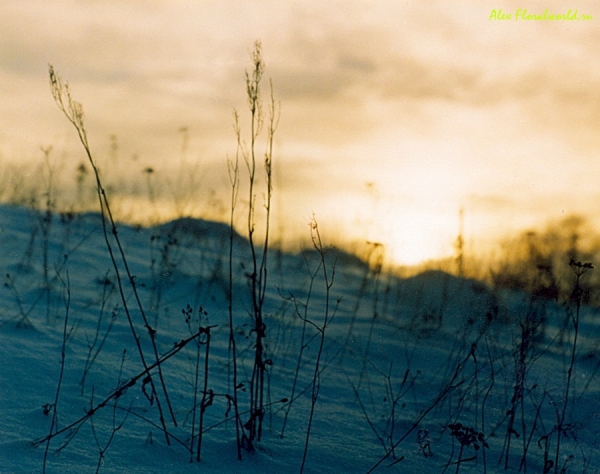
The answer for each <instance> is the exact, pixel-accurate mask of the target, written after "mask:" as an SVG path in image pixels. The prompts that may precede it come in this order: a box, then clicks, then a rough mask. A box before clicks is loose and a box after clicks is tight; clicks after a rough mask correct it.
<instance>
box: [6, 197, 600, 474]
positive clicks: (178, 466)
mask: <svg viewBox="0 0 600 474" xmlns="http://www.w3.org/2000/svg"><path fill="white" fill-rule="evenodd" d="M44 218H45V219H46V220H44ZM45 230H47V231H48V232H47V237H45ZM118 235H119V237H120V239H121V242H122V243H123V248H124V252H125V255H126V258H127V262H128V264H129V266H130V269H131V273H132V274H133V275H134V276H135V284H136V288H137V291H138V293H139V297H140V301H141V305H142V308H143V309H144V312H145V314H146V316H147V318H148V321H149V324H150V325H151V326H152V327H153V328H154V329H155V330H156V331H157V332H156V344H157V348H158V352H159V353H160V354H165V353H167V352H168V351H170V350H172V349H173V348H174V347H175V344H176V343H179V342H180V341H183V340H185V339H186V338H189V337H190V335H191V334H192V333H193V332H194V331H197V330H198V328H199V327H200V326H202V327H206V326H207V325H211V326H216V327H214V328H212V329H211V345H210V353H209V373H208V377H209V378H208V383H207V386H208V388H209V389H211V390H213V391H214V393H215V394H216V395H215V398H214V403H213V404H212V405H210V406H208V407H207V409H206V412H205V418H204V422H203V426H204V432H203V437H202V451H201V461H200V462H199V463H198V462H196V460H195V451H194V460H193V461H192V462H191V461H190V458H191V455H190V451H189V450H188V446H189V445H190V436H191V433H192V419H191V416H192V407H193V405H194V380H195V374H196V369H197V367H198V366H199V368H200V372H199V379H198V380H199V383H200V390H201V389H202V384H203V383H204V375H203V374H204V371H203V368H204V365H203V364H204V350H205V348H206V345H205V344H202V345H200V346H198V345H197V344H196V340H193V341H191V342H190V343H189V344H187V345H186V346H185V348H183V349H181V350H180V351H178V352H177V353H176V354H175V355H173V357H171V358H170V359H169V360H167V361H166V362H164V363H163V364H162V371H163V374H164V379H165V385H166V387H167V391H168V394H169V398H170V400H171V403H172V405H173V411H174V414H175V418H176V420H177V422H178V423H177V426H174V425H173V423H172V421H171V420H170V416H168V413H166V425H167V428H168V431H169V433H170V435H171V436H172V437H171V445H170V446H168V445H167V444H166V439H165V436H164V433H163V432H162V431H161V429H160V422H159V419H158V414H157V409H156V403H155V402H153V403H152V404H151V403H150V401H149V398H152V397H147V396H146V395H145V393H144V391H145V392H146V394H149V393H150V392H149V390H150V389H149V387H148V385H147V384H143V383H142V380H141V379H140V380H139V381H137V382H136V383H135V384H132V385H131V386H130V387H128V388H127V389H126V390H124V392H123V393H122V395H120V396H119V397H113V398H110V397H109V396H110V394H111V393H113V392H114V391H115V390H116V389H117V387H119V386H122V384H124V383H126V382H127V381H128V380H130V379H131V378H132V377H135V376H136V375H138V374H140V373H141V372H143V366H142V364H141V362H140V357H139V353H138V350H137V349H136V344H135V340H134V338H133V336H132V332H131V329H130V327H129V324H128V321H127V317H126V314H125V311H124V307H123V302H122V300H121V297H120V296H119V290H118V285H116V283H117V280H116V275H115V270H114V268H113V264H112V263H111V260H110V257H109V254H108V251H107V247H106V243H105V241H104V237H103V233H102V227H101V219H100V216H99V215H98V214H94V213H89V214H83V215H75V216H66V215H63V216H62V218H61V216H59V215H52V216H51V218H50V219H48V216H45V214H43V213H41V212H36V211H34V210H29V209H25V208H21V207H14V206H7V205H3V206H0V248H1V249H2V251H1V253H0V255H1V257H0V263H1V265H2V270H3V274H4V276H5V281H4V285H3V286H2V287H1V288H0V298H1V301H2V310H1V313H0V314H1V316H0V357H1V360H2V362H3V363H2V368H1V369H0V387H1V390H0V397H1V398H0V400H1V404H0V406H1V413H2V416H0V432H1V433H2V436H1V438H0V472H11V473H12V472H41V471H42V469H43V467H44V465H45V468H46V471H47V472H60V473H80V472H96V470H97V469H98V468H99V470H100V472H106V473H108V472H136V473H164V472H171V473H179V472H181V473H183V472H186V473H188V472H194V471H202V472H248V473H253V472H256V473H262V472H275V473H287V472H299V470H300V466H301V463H302V457H303V452H304V446H305V441H306V434H307V427H308V419H309V414H310V408H311V400H312V382H313V375H314V372H315V363H316V361H317V357H318V347H319V341H320V332H319V331H318V330H317V328H322V325H323V323H324V317H325V315H326V313H325V311H326V303H327V293H326V284H325V282H324V281H323V279H322V272H321V273H319V272H318V270H319V267H318V264H319V258H320V257H319V254H318V253H317V252H315V251H314V249H304V251H300V249H299V251H298V253H296V254H289V253H279V252H277V251H276V250H275V249H273V250H271V251H270V253H269V272H268V280H267V282H268V284H267V291H266V298H265V315H266V316H265V322H266V326H267V329H266V331H267V332H266V340H265V342H266V349H265V350H266V354H265V356H266V358H268V359H270V360H271V361H272V365H270V366H268V371H267V375H266V381H265V392H266V393H265V403H266V404H267V408H266V413H265V416H264V419H263V423H264V425H263V426H264V427H263V434H262V439H261V440H260V442H256V443H255V449H254V451H248V450H242V456H243V459H242V460H241V461H239V460H238V459H237V451H236V436H235V421H234V420H233V418H231V416H232V415H233V411H228V408H230V407H229V406H228V402H227V397H226V396H225V395H226V394H229V395H231V394H232V388H231V387H232V382H231V374H232V365H231V362H230V361H231V358H230V355H229V354H230V352H229V323H228V292H229V277H228V267H229V259H228V258H229V257H228V255H229V228H228V227H227V226H226V225H224V224H219V223H213V222H209V221H202V220H197V219H180V220H177V221H174V222H171V223H167V224H163V225H160V226H156V227H153V228H139V227H132V226H128V225H126V224H119V225H118ZM323 239H324V241H325V242H326V241H327V236H326V235H324V236H323ZM113 243H114V242H113ZM250 261H251V260H250V254H249V249H248V243H247V241H246V240H245V239H244V238H243V237H242V236H240V235H236V236H235V239H234V252H233V269H234V279H233V293H232V294H233V300H232V302H233V309H234V326H235V328H234V329H235V334H236V343H237V355H238V380H239V381H242V382H244V383H245V384H246V385H245V386H244V388H245V387H247V380H248V378H249V377H250V374H251V371H252V363H253V357H254V356H253V341H254V340H255V333H254V332H253V331H252V320H251V318H250V316H249V314H250V308H251V300H250V297H249V277H248V275H249V272H251V270H250V268H251V265H250ZM44 262H47V265H46V268H47V272H44ZM119 266H120V268H121V270H122V264H121V263H120V261H119ZM334 267H335V274H334V273H333V268H334ZM321 270H322V269H321ZM327 270H328V275H329V278H332V277H333V285H332V287H331V291H330V301H329V313H328V317H329V318H330V324H329V325H328V326H327V327H326V329H325V333H324V334H325V335H324V341H325V342H324V346H323V352H322V356H321V358H320V372H319V377H318V382H319V384H318V388H319V390H318V397H317V398H316V404H315V411H314V419H313V424H312V427H311V431H310V439H309V444H308V451H307V457H306V465H305V472H319V473H339V472H368V471H369V470H370V469H372V468H373V467H375V466H377V467H376V469H375V471H376V472H380V471H381V472H420V473H423V474H425V473H438V472H444V471H445V472H465V473H466V472H490V473H491V472H505V471H506V472H518V471H519V467H520V462H521V458H522V456H523V453H524V447H525V449H526V461H527V462H526V466H524V467H522V469H521V471H524V470H525V467H526V469H527V472H535V473H542V472H544V461H545V459H544V449H543V448H544V446H545V443H546V442H547V443H548V446H549V449H548V450H547V458H548V459H549V460H554V459H555V455H556V441H557V430H556V429H555V428H556V427H557V426H562V428H563V429H562V431H561V448H560V453H559V461H560V464H561V467H562V466H563V465H566V472H588V473H593V472H599V468H598V467H597V466H600V453H599V450H598V445H597V444H598V443H597V433H598V432H600V419H599V417H598V412H599V404H600V396H599V395H600V384H599V382H598V378H597V373H598V370H599V369H600V357H599V356H598V353H599V351H598V349H599V348H598V345H599V342H598V341H600V338H599V337H598V336H599V332H600V331H599V328H598V323H597V319H598V318H597V316H598V311H597V310H596V309H595V308H587V307H584V308H582V309H581V313H580V317H579V321H580V326H579V331H578V340H577V348H576V356H575V364H574V369H573V373H572V378H571V381H570V384H569V399H568V403H567V412H566V416H565V420H564V422H562V423H560V420H561V414H562V410H563V406H564V405H563V404H564V397H565V393H566V388H567V381H568V377H567V374H568V372H569V366H570V360H571V353H572V348H573V342H574V336H575V331H574V328H573V317H574V315H575V314H576V313H575V311H576V309H575V308H574V305H570V306H565V305H560V304H558V303H555V302H551V301H545V300H539V299H531V298H530V297H529V296H528V295H526V294H524V293H519V292H514V291H513V292H508V291H492V290H491V289H489V288H487V287H486V286H485V285H484V284H483V283H480V282H477V281H473V280H468V279H463V278H458V277H456V276H452V275H449V274H446V273H443V272H440V271H429V272H425V273H422V274H419V275H416V276H414V277H411V278H405V279H402V278H398V277H395V276H393V275H392V274H387V273H383V272H378V271H377V269H373V268H370V267H369V266H368V265H366V264H364V263H361V262H360V261H358V260H357V259H355V258H352V257H351V256H348V255H345V254H343V252H340V251H333V250H332V251H330V252H329V253H328V254H327ZM311 275H315V277H314V281H313V282H312V287H311ZM121 278H122V281H123V288H124V296H125V298H126V302H127V304H128V307H129V308H130V311H131V315H132V319H133V321H134V324H135V327H136V331H137V334H138V335H139V338H140V343H141V347H142V350H143V352H144V354H145V355H146V357H147V359H148V361H149V363H152V362H153V360H155V359H153V357H154V356H153V355H152V346H151V344H150V338H149V336H148V332H147V331H146V330H145V329H144V325H143V322H142V319H141V313H140V310H139V309H138V307H137V305H136V304H135V295H134V293H133V290H132V286H131V285H130V283H129V282H128V281H127V278H126V276H125V274H124V272H123V271H122V273H121ZM584 278H585V275H584ZM188 305H189V307H191V308H192V313H191V319H190V326H188V325H187V324H186V320H185V316H184V314H183V312H182V310H185V309H186V308H187V307H188ZM200 307H201V308H202V311H203V312H202V313H201V312H199V308H200ZM305 310H306V313H305V312H304V311H305ZM569 311H571V312H570V313H569ZM299 314H300V315H304V314H306V317H307V318H308V319H309V320H310V321H311V323H314V325H313V324H311V323H308V324H306V325H303V321H302V319H301V318H300V317H299ZM66 317H68V319H67V321H66V323H67V324H66V333H65V331H64V328H65V318H66ZM303 326H305V327H304V328H303ZM526 328H533V330H532V331H531V332H529V333H528V334H529V335H530V337H528V338H523V337H522V334H523V331H524V329H526ZM303 331H304V335H305V337H304V339H302V334H303ZM65 335H66V336H67V339H66V344H65V359H64V375H63V378H62V381H61V383H60V391H59V395H58V404H57V407H54V405H53V404H54V401H55V399H56V394H57V387H58V382H59V377H60V373H61V348H62V346H63V337H64V336H65ZM205 339H206V336H201V337H200V340H201V341H203V342H205ZM302 341H304V348H302ZM198 348H199V350H200V352H199V357H198V352H197V349H198ZM300 353H301V354H302V357H301V360H300V361H299V362H298V357H299V354H300ZM521 362H522V364H521ZM520 364H521V365H520ZM86 366H87V367H88V371H87V373H86V374H85V379H84V380H83V377H84V373H85V372H86V370H85V367H86ZM297 366H298V367H299V370H298V378H297V384H296V388H295V391H294V394H293V396H292V386H293V382H294V378H295V373H296V367H297ZM519 367H521V368H522V369H523V371H522V372H521V375H522V378H521V379H520V380H521V381H522V385H521V388H522V391H521V392H518V391H517V390H516V389H515V386H518V380H519V378H518V377H519V375H518V374H519V370H518V369H519ZM153 374H155V375H156V371H154V372H153ZM82 381H83V383H82ZM157 387H158V388H157V392H158V397H161V400H162V403H163V408H164V405H165V402H164V396H163V394H162V391H161V389H160V387H159V386H158V385H157ZM519 393H520V394H521V396H520V398H519V397H518V396H516V395H515V394H517V395H518V394H519ZM238 395H239V404H240V411H241V412H242V413H243V414H242V421H243V422H245V421H247V417H248V414H247V413H246V410H247V409H248V393H247V392H244V391H240V392H238ZM107 397H108V402H107V403H106V406H104V407H102V408H100V409H98V410H97V411H95V412H94V414H93V416H88V417H87V418H86V419H85V421H83V422H82V423H81V424H78V425H76V428H77V429H76V430H75V431H73V430H67V431H66V432H64V433H61V434H58V435H56V436H54V437H52V438H51V440H50V442H49V445H48V443H47V442H42V443H40V444H38V445H36V443H35V441H36V440H37V441H39V440H43V439H44V438H45V437H47V436H48V435H49V434H50V430H51V424H52V419H53V415H54V414H56V426H55V427H54V428H53V431H52V432H53V433H55V432H56V431H57V430H60V429H63V428H64V427H66V426H68V425H70V424H71V423H73V422H75V421H76V420H77V419H79V418H81V417H85V415H86V411H89V410H90V408H91V407H92V406H95V405H97V404H99V403H100V402H102V401H103V400H105V399H107ZM200 398H201V393H200V392H198V398H197V399H196V404H197V406H198V404H199V403H200ZM284 399H285V400H287V401H282V400H284ZM513 407H514V408H515V416H514V422H513V424H512V429H513V430H514V433H516V434H513V435H512V436H508V435H507V433H508V430H509V424H510V418H511V416H510V411H511V409H512V408H513ZM288 410H289V415H288V419H287V422H286V426H285V432H284V436H283V437H281V432H282V428H283V423H284V419H285V415H286V411H288ZM198 416H199V409H198V410H196V420H195V421H194V426H195V429H196V431H197V427H198V423H199V421H198ZM227 417H229V419H227ZM458 423H461V425H458ZM450 425H451V426H450ZM116 428H119V429H116ZM469 430H472V432H473V433H475V438H474V441H473V440H471V441H464V442H465V446H464V448H463V449H462V450H461V445H460V443H459V440H458V437H459V435H460V434H461V433H463V434H464V433H467V432H469ZM453 433H454V435H453ZM479 433H482V434H481V435H480V436H479V437H478V434H479ZM517 434H518V436H517ZM196 436H197V434H195V441H194V444H195V442H196ZM463 440H466V438H463ZM179 441H180V442H181V443H180V442H179ZM484 442H485V443H486V446H488V447H485V446H484V444H483V443H484ZM508 442H510V446H508ZM392 444H393V445H394V450H393V453H392V452H390V447H391V445H392ZM475 444H477V445H478V449H476V448H475V447H474V445H475ZM47 447H48V454H47V459H46V461H44V457H45V451H46V448H47ZM105 448H106V450H105V451H103V450H104V449H105ZM101 451H103V452H102V454H101ZM461 451H462V452H461ZM507 451H508V456H507ZM429 452H431V453H432V455H429ZM387 453H390V454H389V455H387V456H386V454H387ZM570 456H572V458H571V457H570ZM459 457H461V459H462V460H463V462H461V463H459V464H456V462H457V461H458V459H459ZM380 461H381V462H380ZM395 461H397V462H395ZM378 463H379V464H378ZM559 471H560V469H559ZM549 472H554V470H553V469H552V470H550V471H549Z"/></svg>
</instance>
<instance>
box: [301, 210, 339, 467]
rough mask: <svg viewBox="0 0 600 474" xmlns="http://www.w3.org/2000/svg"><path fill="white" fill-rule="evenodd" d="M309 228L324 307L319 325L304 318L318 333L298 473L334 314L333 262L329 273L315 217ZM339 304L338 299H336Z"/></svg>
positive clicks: (310, 426)
mask: <svg viewBox="0 0 600 474" xmlns="http://www.w3.org/2000/svg"><path fill="white" fill-rule="evenodd" d="M310 230H311V239H312V243H313V246H314V248H315V250H316V251H317V253H318V254H319V258H320V261H319V268H320V269H321V271H322V272H323V283H324V284H325V308H324V309H323V322H322V324H321V326H318V325H317V324H316V323H314V322H313V321H312V320H310V319H305V321H306V322H307V323H309V324H310V325H312V326H313V327H314V328H315V329H316V330H317V331H318V333H319V335H320V339H319V349H318V350H317V360H316V361H315V370H314V374H313V379H312V393H311V405H310V414H309V416H308V427H307V428H306V439H305V442H304V452H303V454H302V464H301V465H300V473H301V474H302V473H303V472H304V466H305V464H306V455H307V453H308V444H309V440H310V431H311V428H312V422H313V418H314V414H315V406H316V404H317V400H318V398H319V391H320V389H321V372H320V363H321V356H322V354H323V346H324V344H325V331H326V329H327V326H329V323H330V322H331V320H332V319H333V317H334V316H335V311H336V309H337V306H336V307H335V308H331V287H332V286H333V281H334V279H335V263H334V265H333V266H332V269H331V274H329V272H328V271H327V262H326V259H325V248H324V247H323V242H322V241H321V234H320V233H319V226H318V224H317V221H316V219H315V218H314V217H313V220H312V222H311V223H310ZM338 304H339V300H338Z"/></svg>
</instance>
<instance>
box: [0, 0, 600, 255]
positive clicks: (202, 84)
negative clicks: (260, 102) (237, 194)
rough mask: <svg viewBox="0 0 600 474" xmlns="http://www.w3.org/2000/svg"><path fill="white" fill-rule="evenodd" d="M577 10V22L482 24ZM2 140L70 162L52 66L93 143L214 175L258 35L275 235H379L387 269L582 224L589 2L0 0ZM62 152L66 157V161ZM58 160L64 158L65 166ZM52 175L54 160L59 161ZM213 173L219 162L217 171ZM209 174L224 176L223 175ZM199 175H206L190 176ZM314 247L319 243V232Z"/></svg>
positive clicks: (595, 137)
mask: <svg viewBox="0 0 600 474" xmlns="http://www.w3.org/2000/svg"><path fill="white" fill-rule="evenodd" d="M523 7H526V8H527V9H528V10H529V11H530V12H533V13H543V12H544V10H546V9H548V10H549V11H550V12H551V13H562V12H566V11H567V10H569V9H572V10H575V9H577V10H578V12H579V13H585V14H588V15H592V17H593V19H592V20H589V21H514V20H512V21H494V20H490V19H489V17H490V14H491V12H492V10H493V9H500V8H502V9H503V11H504V12H508V13H512V14H513V17H514V14H515V12H516V11H517V10H518V9H519V8H523ZM0 10H1V11H2V14H1V15H0V38H1V49H0V82H1V84H2V87H1V88H0V120H1V123H2V127H1V128H0V151H1V153H2V160H3V161H10V160H13V161H14V160H27V159H38V160H39V156H40V154H39V147H40V145H42V146H46V145H48V144H53V146H54V147H55V148H58V149H60V150H63V151H64V155H65V156H67V159H72V160H73V165H72V167H73V168H74V167H75V165H76V163H78V162H79V161H80V160H81V151H80V150H79V149H78V147H77V143H76V141H75V136H74V133H73V131H72V130H71V129H70V128H69V126H68V124H67V123H66V122H65V120H64V119H63V118H62V117H61V116H60V114H59V112H58V110H57V109H56V107H55V105H54V103H53V102H52V97H51V95H50V91H49V86H48V80H47V67H48V63H51V64H52V65H54V67H55V68H56V69H57V71H59V73H60V74H61V75H62V76H63V77H64V78H65V79H66V80H68V81H69V82H70V84H71V87H72V89H73V93H74V95H75V96H76V98H77V100H79V101H80V102H82V103H83V105H84V110H85V113H86V123H87V127H88V130H89V135H90V141H91V145H92V148H95V149H96V151H97V153H99V154H106V153H108V150H109V149H110V139H109V137H110V136H111V135H117V136H118V142H119V154H120V156H123V157H125V156H132V155H136V156H138V157H139V162H140V166H142V165H146V164H148V165H150V164H151V165H152V166H155V167H156V168H157V169H160V168H161V166H162V167H163V168H168V167H169V166H170V164H171V163H172V162H173V161H175V160H177V157H178V156H179V150H180V148H181V136H180V134H179V133H178V130H179V129H180V128H181V127H182V126H185V127H188V129H189V137H190V141H189V146H188V149H187V154H188V156H189V157H190V158H189V159H190V160H192V161H194V160H197V161H201V162H202V165H203V166H204V167H205V168H203V169H211V170H222V175H221V176H220V177H219V176H215V177H214V178H211V179H209V183H210V185H211V186H212V187H213V188H214V189H215V192H217V193H219V192H221V191H222V192H225V190H226V187H227V186H226V183H227V179H226V174H225V173H226V166H225V159H226V157H227V156H231V155H232V154H234V153H235V139H234V136H233V132H232V110H233V109H234V108H237V109H240V110H243V108H244V105H245V98H244V95H243V94H244V83H243V81H244V70H245V69H246V68H248V67H250V61H249V50H250V49H251V48H252V44H253V42H254V41H255V40H256V39H260V40H261V41H262V44H263V53H264V59H265V62H266V67H267V70H266V76H267V77H270V78H272V80H273V84H274V88H275V95H276V97H277V99H278V100H279V101H280V103H281V121H280V127H279V129H278V132H277V136H276V157H275V159H276V162H275V166H276V167H278V168H277V182H276V186H277V187H276V189H275V193H276V202H277V203H278V206H279V207H278V211H277V213H278V216H279V218H280V219H283V220H284V226H285V228H286V232H287V233H288V235H300V234H306V233H307V226H306V224H307V221H308V219H309V218H310V216H311V215H312V214H313V213H315V215H316V216H317V219H318V220H319V221H320V222H322V223H323V225H324V231H325V232H327V231H328V232H330V234H332V235H336V236H337V237H339V235H345V236H346V237H347V238H348V239H357V240H371V241H378V242H382V243H384V244H385V245H386V247H387V249H388V254H389V255H390V256H391V257H393V258H394V260H396V261H398V262H405V263H414V262H417V261H419V260H422V259H425V258H432V257H437V256H440V255H448V254H451V253H452V243H453V241H454V239H455V237H456V234H457V232H458V228H459V223H458V220H459V219H458V215H459V209H460V208H464V210H465V231H466V234H467V238H468V239H470V240H471V241H474V242H475V244H477V243H478V242H480V243H482V244H481V245H483V243H485V242H487V241H488V240H489V239H490V238H492V237H495V236H498V235H499V233H504V232H506V231H509V230H511V229H520V228H521V227H523V226H529V225H535V224H539V223H540V222H543V221H544V220H546V219H548V218H560V217H561V216H562V215H566V214H567V213H571V212H580V213H586V215H588V216H589V217H590V219H591V220H592V222H593V223H597V222H598V219H600V207H599V205H598V203H599V202H600V189H599V188H598V178H599V177H600V159H599V158H600V154H599V151H598V150H600V146H599V145H600V134H599V133H598V131H599V128H600V127H599V126H600V55H599V54H600V53H598V46H597V45H598V44H600V4H598V2H595V1H589V0H585V1H577V2H570V1H565V0H549V1H544V2H540V1H531V0H527V1H526V2H525V1H508V0H505V1H504V0H503V1H495V0H494V1H489V0H456V1H452V2H449V1H445V0H444V1H441V0H440V1H427V2H422V1H417V0H409V1H399V0H393V1H368V2H367V1H354V0H344V1H328V2H323V1H316V0H307V1H302V2H300V1H298V2H292V1H261V2H250V1H241V0H219V1H197V0H169V1H158V0H145V1H143V2H142V1H135V0H118V1H117V0H114V1H113V0H88V1H85V2H82V1H74V0H72V1H68V0H56V1H37V0H31V1H26V2H23V1H21V0H5V1H4V2H3V4H2V7H0ZM69 157H71V158H69ZM69 166H70V165H69ZM67 168H68V167H67ZM217 174H218V173H217ZM223 176H225V178H223ZM205 181H206V178H205ZM325 238H326V234H325Z"/></svg>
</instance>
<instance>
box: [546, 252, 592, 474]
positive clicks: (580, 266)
mask: <svg viewBox="0 0 600 474" xmlns="http://www.w3.org/2000/svg"><path fill="white" fill-rule="evenodd" d="M569 266H570V267H571V268H572V269H573V273H574V274H575V285H574V288H573V293H572V294H571V301H572V302H574V303H575V312H573V310H572V309H571V308H569V312H570V314H571V322H572V323H573V346H572V348H571V360H570V362H569V369H568V371H567V383H566V387H565V395H564V401H563V406H562V411H561V412H560V415H559V416H560V418H559V421H558V426H557V433H556V454H555V456H554V473H555V474H558V472H559V471H558V466H559V464H558V460H559V456H560V449H561V440H562V435H563V431H564V427H565V418H566V416H567V407H568V404H569V397H570V390H571V381H572V378H573V368H574V367H575V355H576V353H577V338H578V336H579V314H580V310H581V297H582V296H583V290H582V288H581V284H580V280H581V277H582V276H583V275H584V274H585V273H586V272H587V271H588V270H591V269H593V268H594V265H592V264H591V263H581V262H576V261H575V260H574V259H571V261H570V262H569Z"/></svg>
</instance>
